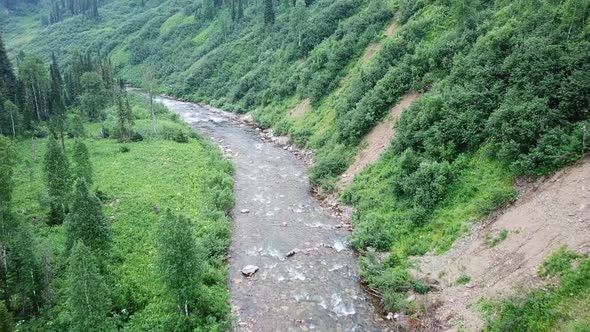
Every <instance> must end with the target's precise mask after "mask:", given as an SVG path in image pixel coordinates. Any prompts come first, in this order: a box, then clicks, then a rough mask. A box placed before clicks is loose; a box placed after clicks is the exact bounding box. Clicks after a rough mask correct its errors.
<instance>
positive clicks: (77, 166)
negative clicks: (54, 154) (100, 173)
mask: <svg viewBox="0 0 590 332" xmlns="http://www.w3.org/2000/svg"><path fill="white" fill-rule="evenodd" d="M72 161H73V162H74V163H73V164H74V165H73V173H74V175H75V177H76V179H77V181H81V180H83V181H85V182H86V184H87V185H88V186H92V183H93V176H92V174H93V172H92V164H91V163H90V157H89V155H88V148H87V147H86V144H84V142H83V141H81V140H77V141H76V142H75V143H74V151H73V153H72Z"/></svg>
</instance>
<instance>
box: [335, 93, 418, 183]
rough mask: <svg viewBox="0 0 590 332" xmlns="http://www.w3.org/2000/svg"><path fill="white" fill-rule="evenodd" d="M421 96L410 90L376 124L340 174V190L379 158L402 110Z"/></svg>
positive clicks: (391, 137)
mask: <svg viewBox="0 0 590 332" xmlns="http://www.w3.org/2000/svg"><path fill="white" fill-rule="evenodd" d="M419 97H420V93H418V92H410V93H408V94H406V95H405V96H403V97H402V99H401V100H400V101H399V103H397V105H395V106H394V107H393V108H392V109H391V110H390V111H389V114H388V115H387V117H386V118H385V120H383V122H381V123H379V124H378V125H377V126H375V128H373V130H371V132H370V133H369V134H368V135H367V136H365V137H364V138H363V140H362V142H361V144H360V146H361V149H360V151H359V152H358V153H357V155H356V156H355V160H354V162H353V163H352V165H350V166H349V167H348V169H347V170H346V172H344V173H343V174H342V176H340V180H339V181H338V184H337V187H338V188H339V189H340V190H342V189H344V188H345V187H346V186H348V185H349V184H351V183H352V180H354V177H355V176H356V175H357V174H358V173H360V172H361V171H362V170H363V169H365V167H367V166H369V165H370V164H372V163H374V162H376V161H377V159H379V157H380V156H381V154H382V153H383V152H384V151H385V150H386V149H387V148H388V147H389V144H391V140H393V137H394V136H395V132H394V130H393V126H394V125H395V122H396V121H397V119H398V118H399V117H400V115H401V114H402V112H403V111H404V110H405V109H406V108H408V107H409V106H410V105H411V104H412V103H413V102H414V101H416V100H417V99H418V98H419Z"/></svg>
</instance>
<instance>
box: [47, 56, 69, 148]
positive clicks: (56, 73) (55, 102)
mask: <svg viewBox="0 0 590 332" xmlns="http://www.w3.org/2000/svg"><path fill="white" fill-rule="evenodd" d="M51 59H52V63H51V65H49V74H50V79H51V82H50V89H49V97H48V108H49V116H50V120H51V121H50V124H51V128H52V130H53V131H54V132H56V133H57V134H59V138H60V139H61V146H62V149H64V151H65V142H64V136H65V131H66V114H65V113H66V106H65V104H64V98H63V78H62V77H61V72H60V70H59V65H58V64H57V59H56V58H55V54H52V56H51Z"/></svg>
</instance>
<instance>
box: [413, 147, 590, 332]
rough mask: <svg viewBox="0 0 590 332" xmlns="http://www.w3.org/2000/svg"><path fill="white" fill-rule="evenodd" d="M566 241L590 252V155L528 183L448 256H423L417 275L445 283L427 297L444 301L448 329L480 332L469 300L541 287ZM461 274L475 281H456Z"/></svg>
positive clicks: (442, 313) (442, 310)
mask: <svg viewBox="0 0 590 332" xmlns="http://www.w3.org/2000/svg"><path fill="white" fill-rule="evenodd" d="M501 232H507V237H506V239H505V240H503V241H501V240H500V241H499V243H498V244H496V245H495V246H492V245H491V244H490V241H489V239H494V238H496V239H500V238H499V234H500V233H501ZM563 245H566V246H567V247H569V248H570V249H571V250H574V251H577V252H581V253H588V252H590V158H586V159H585V160H584V161H583V162H581V163H580V164H579V165H575V166H571V167H568V168H566V169H564V170H562V171H560V172H558V173H556V174H555V175H553V176H552V177H550V178H549V179H547V180H546V181H539V182H537V183H533V184H527V186H526V189H525V190H524V191H523V192H522V193H521V195H520V197H519V199H518V201H517V202H516V204H515V205H514V206H512V207H509V208H507V209H506V211H505V212H504V213H503V214H501V215H500V216H498V217H497V220H495V221H493V222H491V223H489V224H488V225H487V226H485V225H478V226H474V228H473V229H472V231H471V232H470V233H469V234H466V235H465V236H463V237H462V238H460V239H459V240H458V241H456V243H455V245H454V246H453V248H452V249H451V250H450V251H449V252H447V253H445V254H444V255H441V256H425V257H421V258H419V259H418V262H419V264H418V271H415V274H416V275H417V276H419V277H424V276H428V277H429V278H433V279H437V280H438V281H439V282H440V286H441V287H442V291H441V292H439V293H434V294H433V295H429V296H428V297H429V299H428V300H429V301H431V302H435V301H440V302H441V303H442V306H441V307H440V308H439V309H438V311H437V318H439V319H440V320H441V321H444V322H447V323H448V330H453V331H456V330H458V329H459V328H461V327H462V328H464V329H465V330H466V331H478V330H480V329H481V328H482V327H483V321H482V320H481V318H480V316H479V313H478V312H477V309H476V308H474V307H473V306H470V305H472V304H473V303H474V302H476V301H477V300H479V299H480V298H481V297H482V296H484V297H496V296H506V295H510V294H511V293H513V292H514V290H515V289H521V288H525V289H527V288H530V287H534V286H538V285H539V283H540V280H539V278H538V277H537V270H538V267H539V265H540V264H541V263H542V262H543V261H544V260H545V259H546V258H547V257H548V256H549V255H550V254H552V253H553V252H555V251H556V250H557V249H559V247H561V246H563ZM462 275H465V276H469V277H470V278H471V281H470V282H469V283H468V284H466V285H456V281H457V278H459V277H460V276H462Z"/></svg>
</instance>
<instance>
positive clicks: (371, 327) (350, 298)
mask: <svg viewBox="0 0 590 332" xmlns="http://www.w3.org/2000/svg"><path fill="white" fill-rule="evenodd" d="M158 101H160V102H162V103H164V104H165V105H166V106H167V107H168V108H169V109H170V110H171V111H173V112H175V113H177V114H179V115H180V116H181V117H182V118H183V119H184V120H185V121H186V122H188V123H189V124H191V126H192V127H193V128H195V129H197V130H198V131H199V132H201V133H202V134H203V135H205V136H208V137H210V138H211V139H212V140H213V141H214V142H216V143H217V144H218V145H219V146H220V147H221V148H222V149H223V150H224V151H225V152H226V153H227V154H229V155H230V158H231V160H232V161H233V163H234V165H235V170H236V171H235V176H234V179H235V195H236V205H235V207H234V209H233V212H232V215H233V221H234V224H233V231H232V245H231V248H230V254H231V258H230V260H229V264H230V280H229V283H230V289H231V305H232V312H233V314H234V315H235V317H236V321H235V323H234V330H236V331H308V330H315V331H383V330H386V329H387V328H386V326H385V325H384V324H385V322H384V321H383V319H382V318H381V317H380V316H379V315H378V314H377V311H376V310H375V308H374V307H373V304H372V302H371V301H370V299H368V297H367V295H366V294H365V293H364V292H363V291H362V289H361V287H360V285H359V278H358V275H357V263H356V258H355V257H354V253H353V252H352V250H350V249H349V248H348V246H347V243H346V236H347V235H348V232H347V231H346V230H343V229H338V228H335V226H337V225H339V224H340V222H339V221H338V220H337V219H336V218H335V217H332V216H331V215H330V213H329V212H328V211H326V210H324V209H323V208H322V207H321V206H320V204H319V203H318V202H317V201H316V199H315V198H314V197H313V196H312V195H311V194H310V185H309V181H308V177H307V170H306V167H305V165H304V164H303V162H302V161H300V160H298V159H297V158H295V156H294V155H292V154H291V153H290V152H288V151H285V150H283V148H281V147H279V146H277V145H275V144H273V143H265V142H262V141H261V140H260V139H259V138H258V136H257V135H256V131H255V130H253V129H252V128H250V127H247V126H244V125H243V124H240V123H238V122H236V121H234V120H233V116H232V115H230V114H228V113H225V112H222V111H219V110H215V109H211V108H208V107H204V106H200V105H197V104H192V103H185V102H179V101H175V100H171V99H167V98H158ZM243 210H248V211H249V212H247V213H242V212H246V211H243ZM293 250H294V251H296V253H295V254H294V255H293V256H291V257H286V256H287V253H289V252H291V251H293ZM246 265H256V266H258V267H259V268H260V269H259V270H258V272H257V273H256V275H255V276H254V277H252V278H246V277H244V276H243V275H242V273H241V269H242V267H244V266H246Z"/></svg>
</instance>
